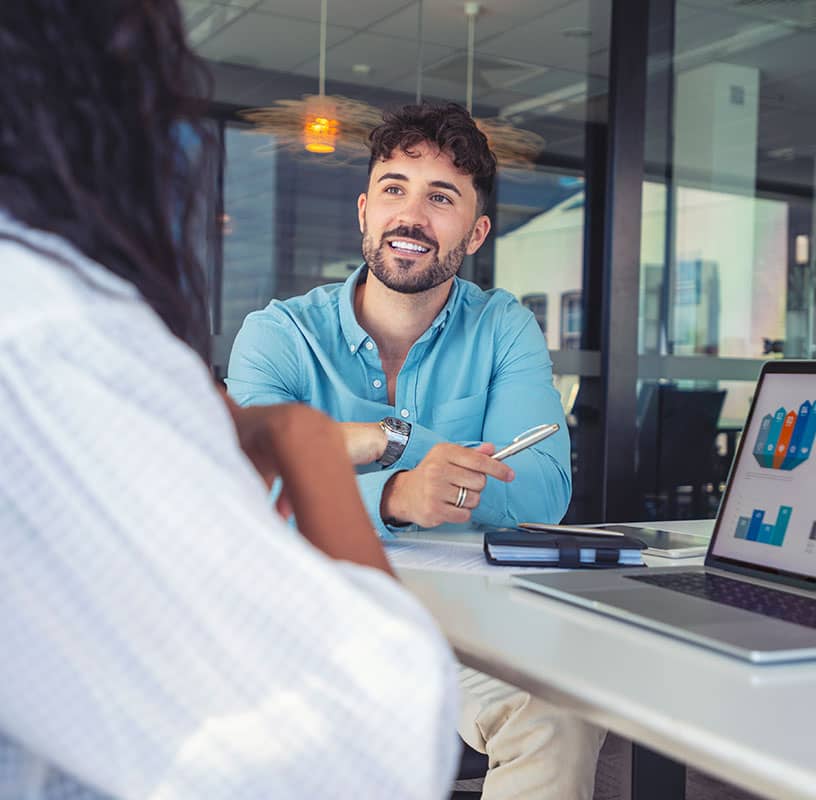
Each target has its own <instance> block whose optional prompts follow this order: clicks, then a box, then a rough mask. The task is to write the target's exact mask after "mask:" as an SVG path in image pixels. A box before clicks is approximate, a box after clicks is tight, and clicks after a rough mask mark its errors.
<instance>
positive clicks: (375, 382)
mask: <svg viewBox="0 0 816 800" xmlns="http://www.w3.org/2000/svg"><path fill="white" fill-rule="evenodd" d="M371 385H372V386H373V387H374V388H375V389H379V388H380V386H382V381H381V380H380V379H379V378H374V380H373V381H371Z"/></svg>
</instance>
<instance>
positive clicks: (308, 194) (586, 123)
mask: <svg viewBox="0 0 816 800" xmlns="http://www.w3.org/2000/svg"><path fill="white" fill-rule="evenodd" d="M183 5H184V9H185V15H186V20H187V26H188V31H189V35H190V37H191V39H192V42H193V44H194V45H195V47H196V48H197V49H198V51H199V52H200V53H201V54H202V55H203V56H205V57H206V58H207V60H208V61H209V63H210V66H211V68H212V71H213V73H214V76H215V103H214V105H213V107H212V120H213V126H214V129H215V130H216V132H217V134H218V136H219V137H220V138H221V141H222V143H223V148H222V152H223V157H222V162H221V164H220V165H219V169H218V170H217V174H216V175H214V176H213V181H212V197H211V198H209V205H210V208H211V209H213V213H214V214H216V215H217V219H218V222H219V225H218V235H217V236H216V237H215V240H214V241H213V242H211V243H210V245H209V252H208V261H209V264H210V269H211V271H212V276H213V288H212V291H213V300H214V311H213V327H214V344H215V347H214V352H215V357H214V369H215V371H216V374H219V375H223V374H224V373H225V370H226V364H227V359H228V356H229V351H230V347H231V345H232V340H233V338H234V336H235V334H236V332H237V330H238V328H239V327H240V325H241V322H242V320H243V318H244V317H245V315H246V314H247V313H248V312H249V311H252V310H253V309H256V308H261V307H263V306H265V305H266V304H267V303H268V302H269V300H270V299H271V298H273V297H278V298H285V297H289V296H292V295H295V294H301V293H303V292H305V291H308V290H309V289H310V288H312V287H313V286H316V285H318V284H321V283H327V282H333V281H338V280H343V279H344V278H345V277H346V276H347V275H348V274H349V272H350V271H351V270H352V269H354V268H355V267H356V266H357V265H358V264H359V262H360V243H359V240H360V236H359V232H358V229H357V220H356V205H355V202H356V197H357V195H358V193H359V192H360V191H361V190H362V189H363V188H364V186H365V181H366V160H365V159H364V158H360V157H350V156H349V157H346V158H338V157H336V156H337V154H335V155H330V156H328V157H327V156H326V155H321V154H317V153H310V152H307V151H306V150H304V149H303V146H302V144H301V143H300V142H293V141H291V139H287V138H286V137H285V136H284V135H283V134H282V135H281V136H280V137H278V138H277V139H276V137H275V136H259V135H258V134H257V133H252V126H250V125H248V124H247V123H246V122H245V121H244V120H243V118H242V117H241V115H240V112H241V111H242V110H244V109H247V108H253V107H259V106H265V107H269V106H273V105H274V104H275V103H276V102H278V101H281V100H299V99H300V98H301V97H302V96H303V95H305V94H317V93H318V85H319V78H320V63H321V58H320V56H321V29H323V30H325V47H324V48H323V53H324V55H325V60H324V74H325V91H326V93H327V94H330V95H342V96H344V97H347V98H352V99H355V100H358V101H361V102H362V103H365V104H368V106H370V107H372V108H374V109H381V108H384V107H388V106H395V105H401V104H403V103H406V102H412V101H414V99H415V98H416V97H417V96H418V95H421V96H422V97H423V98H425V99H428V100H431V101H447V100H454V101H457V102H461V103H463V104H464V103H465V102H466V100H467V98H468V96H471V97H472V105H473V112H474V115H475V116H477V117H479V118H501V119H503V120H505V122H506V123H507V124H509V125H512V126H513V127H514V128H515V129H517V130H527V131H531V132H534V133H536V134H538V135H539V136H541V137H543V140H544V142H545V145H544V147H543V149H542V150H541V152H540V153H539V154H538V155H537V156H536V157H535V160H534V163H533V164H532V165H530V166H529V167H527V168H524V167H518V166H506V167H502V169H501V170H500V173H499V180H498V190H497V192H496V196H495V198H494V201H493V207H492V209H491V213H492V216H493V220H494V235H491V237H490V239H489V240H488V242H487V244H486V245H485V247H484V248H483V249H482V251H480V253H479V254H478V255H477V257H475V258H471V259H468V260H467V261H466V263H465V264H464V265H463V270H462V274H463V276H464V277H467V278H470V279H471V280H474V281H476V282H477V283H478V284H480V285H481V286H483V287H484V288H490V287H494V286H496V287H503V288H505V289H508V290H509V291H511V292H512V293H513V294H515V295H516V296H517V297H518V298H519V299H520V300H521V302H522V303H524V304H526V305H527V306H529V307H530V308H531V309H532V310H533V312H534V313H535V314H536V317H537V319H538V321H539V324H540V325H541V328H542V330H543V331H544V333H545V334H546V337H547V341H548V344H549V348H550V352H551V354H552V357H553V362H554V365H555V373H556V385H557V387H558V389H559V391H560V392H561V397H562V400H563V404H564V408H565V411H566V412H567V415H568V420H569V422H570V429H571V434H572V441H573V451H574V452H573V474H574V483H575V493H574V499H573V503H572V506H571V507H570V511H569V514H568V519H569V520H570V521H587V522H589V521H595V520H600V519H607V520H623V519H644V518H664V519H665V518H678V517H688V516H693V517H701V516H713V515H714V513H715V512H716V508H717V502H718V500H719V496H720V491H721V486H722V483H723V481H724V480H725V477H726V473H727V468H728V464H729V462H730V458H731V456H732V455H733V452H734V448H735V447H736V445H737V443H738V441H739V434H740V431H741V428H742V426H743V425H744V422H745V416H746V414H747V411H748V407H749V403H750V399H751V393H752V391H753V387H754V382H755V379H756V376H757V374H758V371H759V368H760V365H761V363H762V361H763V360H765V359H768V358H811V357H812V356H813V355H814V347H815V346H816V340H815V339H814V324H813V322H814V321H813V308H814V284H813V246H812V245H813V241H812V239H813V227H814V214H813V187H814V179H815V178H816V161H815V160H814V154H815V153H816V126H814V121H815V119H816V75H815V74H814V72H816V62H814V60H813V58H812V52H813V49H814V47H816V0H486V2H484V3H480V4H478V6H477V4H468V6H469V8H468V9H467V10H468V12H469V13H466V4H465V3H464V2H460V0H328V2H327V5H326V16H325V18H324V19H325V24H324V26H321V11H322V8H321V0H183ZM469 55H470V57H469ZM469 67H470V68H469ZM338 116H339V117H340V118H339V124H340V125H341V126H342V125H343V124H344V120H343V119H342V116H341V115H339V114H338ZM545 421H546V420H542V422H545Z"/></svg>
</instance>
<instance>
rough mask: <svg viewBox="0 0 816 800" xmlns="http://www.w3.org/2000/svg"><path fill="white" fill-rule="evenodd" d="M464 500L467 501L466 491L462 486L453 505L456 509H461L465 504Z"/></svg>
mask: <svg viewBox="0 0 816 800" xmlns="http://www.w3.org/2000/svg"><path fill="white" fill-rule="evenodd" d="M465 500H467V489H465V487H464V486H460V487H459V496H458V497H457V498H456V502H455V503H454V505H455V506H456V507H457V508H461V507H462V506H463V505H464V504H465Z"/></svg>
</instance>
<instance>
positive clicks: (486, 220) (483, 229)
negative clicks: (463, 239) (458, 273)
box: [465, 214, 490, 256]
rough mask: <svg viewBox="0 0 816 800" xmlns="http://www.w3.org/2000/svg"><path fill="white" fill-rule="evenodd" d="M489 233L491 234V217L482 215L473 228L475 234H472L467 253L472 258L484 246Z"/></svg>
mask: <svg viewBox="0 0 816 800" xmlns="http://www.w3.org/2000/svg"><path fill="white" fill-rule="evenodd" d="M488 233H490V217H488V216H486V215H485V214H482V216H481V217H479V218H478V219H477V220H476V224H475V225H474V226H473V233H471V234H470V241H469V242H468V246H467V250H466V251H465V252H466V253H467V254H468V255H469V256H472V255H473V254H474V253H475V252H476V251H477V250H478V249H479V248H480V247H481V246H482V245H483V244H484V240H485V239H487V234H488Z"/></svg>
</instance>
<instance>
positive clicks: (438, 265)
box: [363, 225, 473, 294]
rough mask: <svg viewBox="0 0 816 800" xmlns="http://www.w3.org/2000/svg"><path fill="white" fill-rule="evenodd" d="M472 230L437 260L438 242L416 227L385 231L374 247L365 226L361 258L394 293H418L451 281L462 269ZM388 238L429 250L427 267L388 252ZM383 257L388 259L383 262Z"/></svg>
mask: <svg viewBox="0 0 816 800" xmlns="http://www.w3.org/2000/svg"><path fill="white" fill-rule="evenodd" d="M472 233H473V231H472V230H471V231H470V232H469V233H468V234H467V235H466V236H465V237H464V238H463V239H462V241H461V242H459V244H457V245H456V247H454V248H452V249H451V250H450V251H449V252H448V253H447V255H446V256H445V258H444V259H442V260H440V259H439V243H438V242H436V241H434V240H433V239H431V238H430V237H429V236H428V235H427V234H426V233H424V232H423V231H422V230H421V229H420V228H409V227H408V226H405V225H403V226H400V227H398V228H394V229H393V230H390V231H386V232H385V233H384V234H383V235H382V237H381V238H380V242H379V244H375V242H374V237H373V236H371V234H370V233H369V232H368V225H365V226H364V228H363V258H365V261H366V264H367V265H368V268H369V269H370V270H371V272H373V273H374V275H375V276H376V278H377V279H378V280H379V281H380V282H381V283H383V284H385V286H387V287H388V288H389V289H391V290H392V291H394V292H402V293H403V294H418V293H419V292H427V291H429V290H430V289H435V288H436V287H437V286H439V285H440V284H443V283H444V282H445V281H446V280H448V279H449V278H452V277H453V276H454V275H455V274H456V273H457V272H458V271H459V267H461V266H462V261H463V260H464V258H465V253H466V252H467V245H468V242H469V241H470V237H471V234H472ZM389 237H403V238H405V239H413V240H414V241H416V242H421V243H422V244H423V245H428V246H429V247H430V248H432V250H433V251H434V252H433V256H432V260H431V263H430V264H427V265H426V266H420V264H419V263H418V259H415V258H400V256H399V255H397V254H396V253H395V252H394V251H392V250H391V247H390V246H389V244H388V242H387V241H386V239H387V238H389ZM386 256H390V258H388V259H386Z"/></svg>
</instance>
